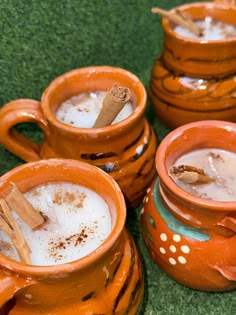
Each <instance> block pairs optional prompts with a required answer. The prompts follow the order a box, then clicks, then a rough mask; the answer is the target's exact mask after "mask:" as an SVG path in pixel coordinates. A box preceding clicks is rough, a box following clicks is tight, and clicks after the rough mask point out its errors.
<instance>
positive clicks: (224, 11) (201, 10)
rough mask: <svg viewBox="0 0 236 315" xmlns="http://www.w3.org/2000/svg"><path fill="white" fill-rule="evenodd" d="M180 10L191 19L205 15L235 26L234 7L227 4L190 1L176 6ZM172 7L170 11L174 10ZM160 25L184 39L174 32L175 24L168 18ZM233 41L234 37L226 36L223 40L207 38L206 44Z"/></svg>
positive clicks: (194, 40)
mask: <svg viewBox="0 0 236 315" xmlns="http://www.w3.org/2000/svg"><path fill="white" fill-rule="evenodd" d="M178 9H179V10H180V11H184V12H185V13H186V14H188V15H189V16H190V17H191V19H192V20H193V21H198V20H203V19H205V17H207V16H211V17H212V18H213V19H214V20H217V21H221V22H223V23H228V24H232V25H234V26H236V19H235V14H236V7H233V6H232V7H230V6H228V5H223V4H222V5H221V4H215V3H211V2H205V3H200V2H199V3H198V2H196V3H190V4H185V5H181V6H179V7H178ZM174 10H175V9H173V10H172V11H174ZM162 26H163V28H164V30H165V32H167V33H168V34H169V35H171V36H174V37H177V38H180V39H186V37H184V36H182V35H179V34H177V33H175V32H174V27H175V26H176V24H174V23H173V22H169V21H168V19H166V18H164V19H163V21H162ZM188 41H193V42H195V43H196V44H197V43H198V44H199V45H202V44H203V42H202V41H199V40H197V39H192V38H189V37H188ZM222 41H224V42H229V44H230V43H232V42H235V41H236V37H235V38H228V39H224V40H213V41H211V40H209V41H207V44H208V45H209V43H212V44H213V45H215V44H217V42H222Z"/></svg>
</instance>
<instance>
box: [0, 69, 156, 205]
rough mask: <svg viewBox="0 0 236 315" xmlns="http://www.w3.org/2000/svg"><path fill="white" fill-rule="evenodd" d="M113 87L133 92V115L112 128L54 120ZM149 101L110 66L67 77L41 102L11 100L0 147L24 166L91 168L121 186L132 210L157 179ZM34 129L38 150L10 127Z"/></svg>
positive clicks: (1, 121) (0, 123)
mask: <svg viewBox="0 0 236 315" xmlns="http://www.w3.org/2000/svg"><path fill="white" fill-rule="evenodd" d="M114 83H117V84H118V85H120V86H126V87H127V88H129V89H130V91H131V95H132V98H131V103H133V104H134V110H133V112H132V114H131V115H130V116H129V117H127V118H126V119H124V120H122V121H120V122H119V123H116V124H114V125H110V126H106V127H102V128H77V127H73V126H70V125H67V124H64V123H63V122H60V121H59V120H57V119H56V117H55V113H56V111H57V109H58V107H59V106H60V105H61V104H62V103H63V102H64V101H66V100H68V99H69V98H71V97H72V96H75V95H78V94H80V93H83V92H89V91H97V90H103V91H104V90H105V91H106V90H108V89H110V88H111V87H112V86H113V84H114ZM146 102H147V96H146V91H145V88H144V86H143V84H142V82H141V81H140V80H139V79H138V78H137V77H136V76H135V75H134V74H132V73H130V72H129V71H126V70H124V69H121V68H116V67H110V66H91V67H87V68H80V69H75V70H72V71H70V72H67V73H65V74H63V75H61V76H59V77H57V78H56V79H55V80H54V81H52V82H51V83H50V84H49V86H48V88H46V90H45V91H44V92H43V95H42V98H41V102H38V101H35V100H31V99H19V100H14V101H12V102H10V103H8V104H5V105H4V106H3V107H2V109H1V110H0V143H1V144H2V145H3V146H4V147H5V148H6V149H8V150H9V151H10V152H12V153H13V154H15V155H16V156H18V157H20V158H21V159H23V160H24V161H28V162H30V161H36V160H39V159H48V158H69V159H77V160H82V161H84V162H88V163H91V164H93V165H95V166H98V167H99V168H101V169H103V170H104V171H105V172H107V173H109V174H110V175H111V176H112V177H113V178H114V179H115V180H116V181H117V182H118V184H119V185H120V187H121V189H122V192H123V193H124V195H125V198H126V201H127V205H128V206H129V205H130V206H136V205H137V203H138V202H140V201H141V200H142V198H143V196H144V194H145V191H146V188H147V187H148V186H149V184H150V183H151V181H152V180H153V178H154V176H155V162H154V160H155V152H156V146H157V143H156V137H155V134H154V132H153V130H152V128H151V126H150V125H149V123H148V122H147V120H146V119H145V117H144V112H145V109H146ZM25 122H34V123H36V124H37V125H38V126H39V127H40V128H41V129H42V131H43V133H44V135H45V137H44V140H43V142H42V144H40V145H38V144H36V143H35V142H33V141H31V140H30V139H28V138H27V137H25V136H24V135H22V134H20V133H19V132H17V131H16V130H15V129H14V127H15V126H16V125H17V124H20V123H25Z"/></svg>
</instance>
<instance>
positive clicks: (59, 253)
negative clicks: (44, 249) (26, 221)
mask: <svg viewBox="0 0 236 315" xmlns="http://www.w3.org/2000/svg"><path fill="white" fill-rule="evenodd" d="M97 227H98V226H97V222H94V226H93V227H91V226H90V227H84V228H83V229H82V230H81V231H80V232H79V233H76V234H72V235H70V236H68V237H59V238H57V239H56V240H54V239H53V240H51V241H49V243H48V255H49V257H50V258H52V259H54V261H55V262H57V261H60V260H62V259H64V258H66V255H63V250H65V249H66V248H67V246H70V247H71V246H73V247H79V246H83V244H85V242H86V240H87V238H88V237H89V235H90V236H91V235H92V234H94V232H95V229H96V228H97ZM78 249H79V248H78Z"/></svg>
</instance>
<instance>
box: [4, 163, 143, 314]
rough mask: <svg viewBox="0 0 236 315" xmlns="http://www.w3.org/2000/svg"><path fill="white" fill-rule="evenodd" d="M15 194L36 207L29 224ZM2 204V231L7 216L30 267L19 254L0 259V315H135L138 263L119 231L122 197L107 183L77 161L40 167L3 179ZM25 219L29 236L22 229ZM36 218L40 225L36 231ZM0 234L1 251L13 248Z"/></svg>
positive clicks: (138, 295) (27, 167)
mask: <svg viewBox="0 0 236 315" xmlns="http://www.w3.org/2000/svg"><path fill="white" fill-rule="evenodd" d="M13 183H14V184H13ZM14 185H15V186H14ZM11 187H13V188H11ZM15 187H17V189H18V190H19V191H20V196H21V198H22V194H23V199H22V200H27V202H29V204H30V205H31V206H32V205H33V206H34V210H31V212H32V213H34V215H33V216H32V215H29V211H28V207H22V208H21V206H20V205H21V204H23V201H22V202H21V203H19V202H15V201H17V199H18V197H19V196H18V194H16V192H17V190H16V189H15ZM9 188H11V189H9ZM0 197H1V198H0V207H1V211H3V212H1V218H0V219H1V220H0V226H1V227H2V226H3V227H4V224H3V223H4V222H3V220H2V219H3V218H5V216H7V219H6V220H5V225H6V223H7V224H10V225H11V226H12V227H13V230H10V233H9V234H10V235H11V236H12V238H11V240H12V243H14V244H18V245H22V244H23V242H22V239H21V242H20V244H19V242H17V239H19V238H20V237H18V236H19V233H18V232H19V231H17V229H16V226H15V225H14V224H13V222H17V226H18V228H19V229H20V231H21V234H23V236H24V239H25V244H24V245H25V246H24V249H26V250H28V249H29V248H30V250H31V253H30V260H31V261H30V262H24V261H23V260H22V259H21V258H22V257H23V255H20V257H18V255H17V254H16V253H14V255H15V256H12V257H10V255H9V254H10V253H9V251H8V252H7V248H5V250H6V251H5V252H4V253H0V292H1V294H0V314H4V315H5V313H6V312H5V309H6V307H8V309H9V307H10V309H11V310H10V312H12V313H16V314H20V313H22V312H23V313H24V314H25V315H32V314H35V315H38V314H41V315H42V314H43V315H48V314H52V313H53V314H55V315H65V314H85V313H86V314H112V313H118V312H119V314H121V315H125V314H129V315H134V314H137V312H138V310H139V308H140V305H141V301H142V296H143V278H142V268H141V262H140V259H139V256H138V252H137V249H136V246H135V244H134V242H133V240H132V238H131V237H130V236H129V235H128V233H127V232H126V230H125V227H124V226H125V219H126V206H125V202H124V197H123V195H122V193H121V190H120V188H119V186H118V185H117V183H116V182H115V181H114V180H113V179H112V177H111V176H109V175H108V174H106V173H105V172H103V171H101V170H100V169H99V168H97V167H95V166H93V165H90V164H89V163H84V162H81V161H76V160H71V159H47V160H40V161H36V162H32V163H25V164H23V165H20V166H18V167H16V168H14V169H12V170H10V171H9V172H8V173H6V174H4V175H3V176H2V177H1V178H0ZM16 197H17V198H16ZM3 201H5V203H4V202H3ZM6 204H7V205H8V207H11V209H12V210H11V209H10V213H13V214H14V218H13V221H12V220H11V221H9V220H8V219H9V217H10V215H9V213H8V212H7V211H6V208H7V207H6ZM26 204H27V203H26ZM24 205H25V203H24ZM20 208H21V209H23V210H22V211H19V209H20ZM13 209H14V210H13ZM24 209H25V210H24ZM25 213H27V214H28V217H27V219H29V217H30V220H28V221H30V222H31V223H33V224H31V225H30V226H32V229H31V228H30V227H29V226H28V224H27V225H26V224H25V223H23V222H22V221H24V222H26V218H25ZM35 213H37V214H40V218H43V221H42V223H41V222H40V225H37V226H35V221H36V220H34V218H35V217H36V216H35ZM23 217H24V220H23ZM19 218H21V219H19ZM11 219H12V218H11ZM32 230H33V231H32ZM12 231H14V232H17V234H15V235H14V234H13V233H12ZM0 234H1V236H0V237H1V241H2V242H5V247H8V249H9V248H10V247H11V248H12V247H13V246H12V244H11V243H10V241H9V239H7V238H6V237H5V238H3V232H1V233H0ZM12 234H13V235H12ZM15 236H17V238H16V237H15ZM19 248H20V246H19V247H17V250H19ZM21 249H22V248H21ZM10 252H11V253H12V252H14V251H13V250H11V251H10ZM19 252H20V251H17V253H19ZM24 257H25V256H24ZM19 260H21V261H19ZM121 292H122V294H120V293H121Z"/></svg>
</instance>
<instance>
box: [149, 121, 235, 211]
mask: <svg viewBox="0 0 236 315" xmlns="http://www.w3.org/2000/svg"><path fill="white" fill-rule="evenodd" d="M203 127H212V128H217V129H218V128H220V129H222V128H223V129H226V130H228V131H232V130H233V132H234V133H235V136H236V124H234V123H232V122H227V121H221V120H202V121H196V122H191V123H188V124H185V125H182V126H180V127H178V128H176V129H174V130H172V131H171V132H170V133H169V134H168V135H167V136H166V137H165V138H164V139H163V140H162V142H161V143H160V145H159V147H158V148H157V151H156V157H155V163H156V169H157V173H158V176H159V178H160V181H161V182H162V183H163V184H164V186H166V187H167V189H168V190H169V191H170V192H172V193H173V194H174V195H175V196H176V197H177V198H178V199H180V200H184V201H185V202H187V203H190V204H193V205H196V206H200V207H202V208H206V209H210V210H213V211H222V210H223V211H236V200H235V201H214V200H209V199H203V198H200V197H197V196H194V195H192V194H190V193H188V192H186V191H185V190H183V189H181V188H180V187H179V186H178V185H177V184H176V183H175V182H174V181H173V180H172V179H171V178H170V176H169V175H168V170H167V167H166V164H165V162H166V157H167V148H168V147H169V145H170V144H171V143H172V142H173V141H175V139H177V138H180V137H181V136H183V134H184V132H185V131H186V130H188V129H191V128H199V129H202V128H203Z"/></svg>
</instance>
